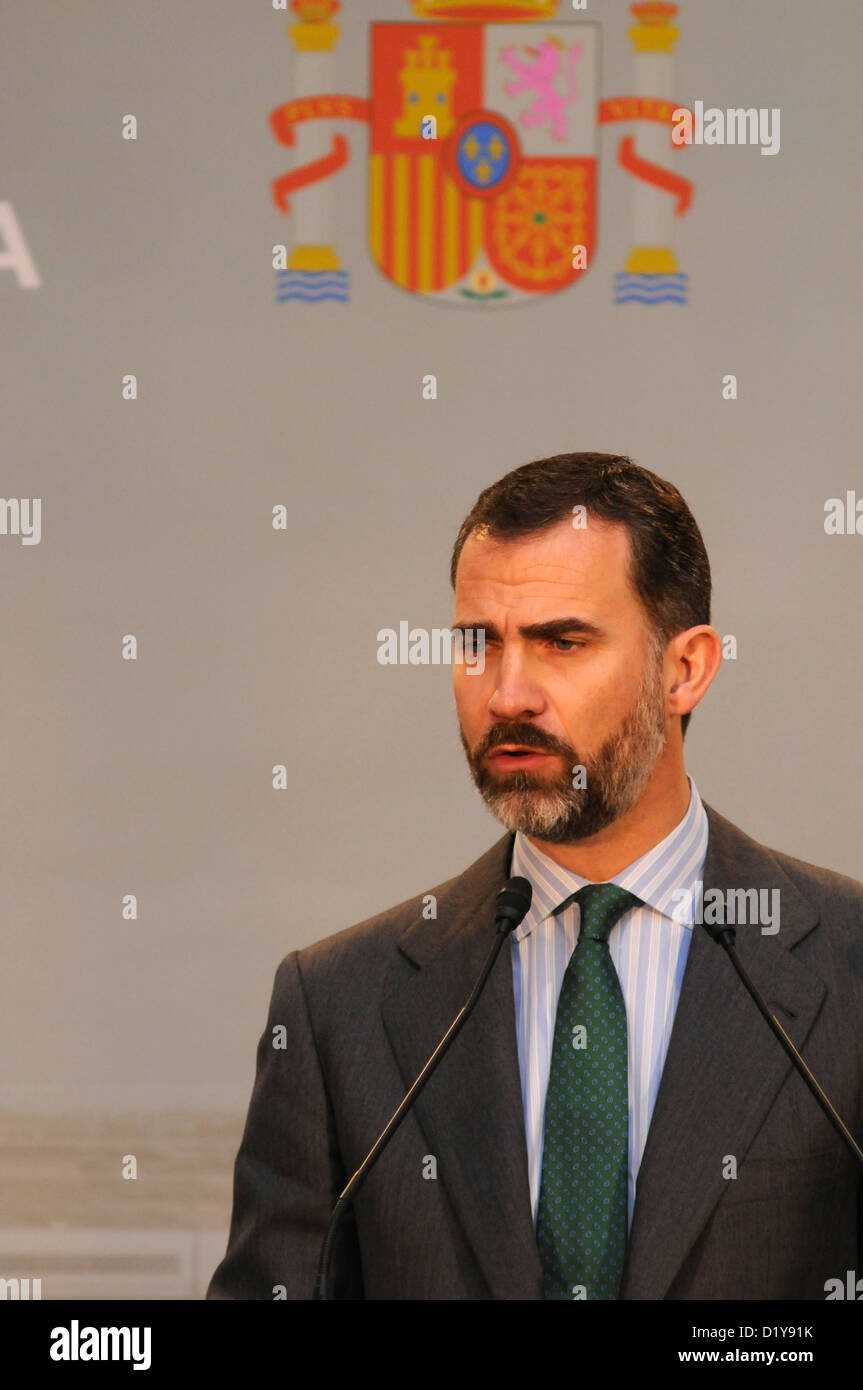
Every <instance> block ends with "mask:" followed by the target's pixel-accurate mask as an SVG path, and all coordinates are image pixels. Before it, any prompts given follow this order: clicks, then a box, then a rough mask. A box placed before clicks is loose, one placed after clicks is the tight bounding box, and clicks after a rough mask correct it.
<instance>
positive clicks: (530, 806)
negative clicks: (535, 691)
mask: <svg viewBox="0 0 863 1390" xmlns="http://www.w3.org/2000/svg"><path fill="white" fill-rule="evenodd" d="M664 704H665V700H664V692H663V688H662V649H661V648H660V647H657V646H654V647H653V649H652V650H651V652H650V654H649V657H648V661H647V666H646V668H645V673H644V678H643V680H642V684H641V688H640V690H639V692H638V694H637V696H636V698H635V702H634V704H633V706H632V708H631V710H630V711H629V712H628V713H627V714H626V716H625V717H624V719H623V722H622V723H621V725H620V728H619V729H618V730H617V732H616V733H614V734H612V735H611V736H610V737H609V738H608V739H606V741H605V742H604V743H603V744H602V745H601V746H600V748H599V750H598V751H597V752H596V753H595V754H593V755H592V756H587V757H584V756H583V757H579V756H578V754H577V752H576V750H575V749H574V748H573V747H572V745H571V744H569V743H567V742H566V741H565V740H563V739H558V738H555V737H554V736H553V735H552V734H548V733H546V732H545V730H543V729H538V728H537V727H536V725H534V724H531V723H524V722H523V723H516V724H495V725H493V726H492V728H491V729H489V730H488V732H487V733H486V734H485V735H484V736H483V737H482V738H481V739H480V741H479V743H478V744H477V745H476V747H475V748H474V749H471V748H470V746H469V745H468V742H467V740H466V739H465V736H464V731H463V730H462V729H461V728H460V730H459V731H460V734H461V741H462V747H463V748H464V751H465V756H466V758H467V761H468V766H469V768H470V772H471V776H472V777H473V780H474V783H475V785H476V787H477V789H478V791H479V793H480V795H481V796H482V798H483V800H484V802H485V804H486V806H487V807H488V809H489V810H490V811H491V813H492V815H493V816H494V817H495V819H496V820H499V821H500V822H501V824H502V825H503V826H505V827H506V829H507V830H511V831H516V830H520V831H521V832H522V834H523V835H528V836H532V837H533V838H534V839H537V840H546V841H548V843H549V844H555V845H565V844H572V843H574V842H576V841H578V840H584V839H587V838H588V837H589V836H591V835H596V834H597V833H598V832H599V831H600V830H604V829H605V828H606V826H609V825H612V824H613V822H614V821H616V820H619V818H620V817H621V816H623V815H625V814H626V812H627V811H629V810H630V809H631V808H632V807H633V806H634V805H635V803H636V802H637V801H638V799H639V797H640V796H641V794H642V792H643V791H644V789H645V787H646V786H647V784H648V782H649V781H650V778H651V776H652V774H653V769H654V767H655V766H656V762H657V760H658V758H659V756H660V754H661V752H662V750H663V748H664V747H665V711H664ZM502 743H519V744H525V745H526V746H527V747H529V748H538V749H542V750H543V752H547V753H556V754H559V756H560V757H561V758H562V759H563V762H564V770H563V772H562V773H561V774H560V775H559V776H558V777H556V778H554V779H553V780H549V779H548V776H547V774H546V773H544V772H542V771H540V770H538V769H537V770H532V771H521V770H519V768H518V767H517V766H516V767H515V768H514V770H513V771H512V772H504V773H496V772H493V771H490V770H489V768H488V766H487V764H486V763H485V755H486V754H487V753H488V752H489V750H490V749H493V748H497V747H498V746H499V745H500V744H502ZM576 767H583V768H584V776H583V780H584V783H585V785H584V786H583V787H574V786H573V785H572V779H573V773H574V770H575V768H576Z"/></svg>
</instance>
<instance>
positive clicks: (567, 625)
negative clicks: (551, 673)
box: [451, 618, 605, 642]
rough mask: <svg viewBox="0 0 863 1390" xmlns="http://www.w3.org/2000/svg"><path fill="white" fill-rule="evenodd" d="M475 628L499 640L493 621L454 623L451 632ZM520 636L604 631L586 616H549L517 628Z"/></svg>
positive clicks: (592, 634) (536, 637) (597, 634)
mask: <svg viewBox="0 0 863 1390" xmlns="http://www.w3.org/2000/svg"><path fill="white" fill-rule="evenodd" d="M476 628H481V629H482V630H483V631H484V632H485V635H486V637H487V638H488V640H489V641H491V642H499V641H500V633H499V632H498V630H497V628H496V627H495V625H494V623H487V622H481V621H476V622H472V623H454V624H453V626H452V628H451V631H452V632H467V631H471V630H473V629H476ZM518 631H519V634H520V636H522V637H526V638H528V640H539V641H542V640H543V638H545V639H553V638H555V637H564V636H565V635H566V634H568V633H570V632H581V633H583V634H584V636H585V637H604V636H605V633H604V632H603V630H602V628H601V627H597V625H596V623H591V622H588V620H587V619H586V618H549V619H548V621H547V622H544V623H526V624H525V626H524V627H520V628H519V629H518Z"/></svg>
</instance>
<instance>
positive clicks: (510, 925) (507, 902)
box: [494, 875, 533, 932]
mask: <svg viewBox="0 0 863 1390" xmlns="http://www.w3.org/2000/svg"><path fill="white" fill-rule="evenodd" d="M532 897H533V888H532V887H531V885H530V883H529V882H528V880H527V879H526V878H520V877H519V876H518V875H516V876H515V877H514V878H511V879H508V880H507V882H506V883H505V884H504V885H503V887H502V888H501V890H500V892H499V893H498V895H497V899H496V900H495V906H494V920H495V923H496V925H497V929H498V931H499V932H511V931H515V929H516V927H517V926H518V924H519V922H523V921H524V919H525V917H526V916H527V914H528V911H529V909H530V903H531V899H532Z"/></svg>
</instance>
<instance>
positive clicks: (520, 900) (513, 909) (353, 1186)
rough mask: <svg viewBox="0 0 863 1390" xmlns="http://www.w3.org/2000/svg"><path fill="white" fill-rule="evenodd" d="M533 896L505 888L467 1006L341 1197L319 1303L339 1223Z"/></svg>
mask: <svg viewBox="0 0 863 1390" xmlns="http://www.w3.org/2000/svg"><path fill="white" fill-rule="evenodd" d="M532 897H533V889H532V887H531V885H530V883H529V882H528V880H527V879H526V878H519V877H515V878H511V879H508V880H507V882H506V883H505V884H504V886H503V888H501V890H500V892H499V893H498V895H497V898H496V900H495V909H494V920H495V927H496V929H497V930H496V933H495V939H494V941H493V943H492V947H491V950H490V951H489V953H488V956H487V957H486V960H485V964H484V965H483V967H482V970H481V971H480V973H479V976H478V978H477V982H476V984H475V985H474V987H473V989H472V990H471V992H470V995H469V996H468V999H467V1002H466V1003H465V1005H464V1007H463V1008H462V1009H461V1010H460V1011H459V1013H457V1014H456V1016H455V1018H454V1019H453V1021H452V1023H451V1024H450V1026H449V1028H448V1029H447V1031H446V1032H445V1033H444V1035H443V1037H442V1038H441V1040H440V1042H439V1043H438V1045H437V1047H436V1048H435V1050H434V1052H433V1053H432V1055H431V1056H430V1057H429V1059H428V1061H427V1062H426V1064H425V1066H424V1067H423V1069H422V1071H421V1072H420V1074H419V1076H418V1077H417V1079H416V1081H415V1082H414V1083H413V1085H412V1086H411V1088H410V1090H409V1091H408V1092H407V1095H406V1096H405V1097H404V1099H403V1100H402V1101H401V1103H400V1105H399V1107H398V1109H397V1110H396V1111H395V1112H394V1114H393V1115H392V1117H391V1119H390V1120H389V1121H388V1123H387V1125H386V1127H385V1129H384V1130H383V1131H382V1132H381V1134H380V1135H379V1136H378V1138H377V1139H376V1140H375V1142H374V1144H373V1145H372V1147H371V1148H370V1149H369V1151H368V1153H367V1154H366V1156H365V1158H364V1159H363V1161H362V1163H361V1164H360V1166H359V1168H358V1169H357V1171H356V1172H355V1173H354V1175H353V1177H352V1178H351V1180H350V1182H349V1183H348V1185H347V1187H346V1188H345V1189H344V1191H343V1192H342V1193H341V1194H340V1195H339V1199H338V1201H337V1202H336V1205H335V1206H334V1207H333V1212H332V1216H331V1217H330V1224H329V1226H328V1228H327V1234H326V1238H325V1240H324V1243H323V1246H322V1247H321V1258H320V1264H319V1266H318V1278H317V1283H316V1284H315V1293H314V1297H315V1299H316V1300H318V1301H325V1300H327V1299H328V1298H329V1291H328V1279H329V1263H330V1252H331V1250H332V1245H333V1240H334V1239H335V1235H336V1231H337V1230H338V1227H339V1222H340V1221H341V1219H342V1217H343V1216H344V1214H345V1211H346V1210H347V1208H348V1205H349V1204H350V1203H351V1202H352V1201H353V1199H354V1197H355V1196H356V1194H357V1192H358V1191H359V1189H360V1187H361V1186H362V1184H363V1183H364V1182H365V1180H366V1178H367V1177H368V1175H369V1173H370V1172H371V1170H372V1168H373V1167H374V1165H375V1163H376V1162H377V1160H378V1159H379V1158H380V1156H381V1154H382V1153H383V1151H384V1149H385V1148H386V1146H387V1144H388V1143H389V1142H390V1140H391V1139H392V1137H393V1135H394V1134H395V1132H396V1130H397V1129H398V1127H399V1125H400V1124H401V1122H402V1120H403V1119H404V1117H405V1115H407V1113H408V1111H409V1110H410V1108H411V1106H412V1105H413V1103H414V1101H415V1100H416V1098H417V1096H418V1095H419V1093H420V1091H421V1090H422V1089H423V1087H424V1086H425V1084H426V1082H427V1081H428V1080H429V1078H430V1077H431V1076H432V1075H433V1073H434V1071H435V1069H436V1068H437V1066H438V1064H439V1063H440V1062H441V1061H442V1059H443V1057H444V1054H445V1053H446V1052H447V1051H448V1049H449V1047H450V1046H451V1044H452V1043H453V1042H454V1040H455V1038H456V1036H457V1035H458V1034H459V1033H460V1032H461V1030H462V1028H463V1027H464V1025H465V1024H466V1023H467V1020H468V1018H469V1017H470V1015H471V1013H472V1012H473V1009H474V1006H475V1004H476V1002H477V1000H478V999H479V996H480V995H481V994H482V991H483V989H484V987H485V982H486V980H487V979H488V977H489V975H490V973H491V968H492V966H493V965H494V963H495V961H496V960H497V958H498V956H499V955H500V950H501V947H502V946H503V943H504V941H505V940H506V938H507V937H508V936H509V934H510V932H513V931H515V928H516V927H517V926H518V924H519V922H521V921H523V919H524V918H525V917H526V916H527V912H528V909H529V907H530V901H531V898H532Z"/></svg>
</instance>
